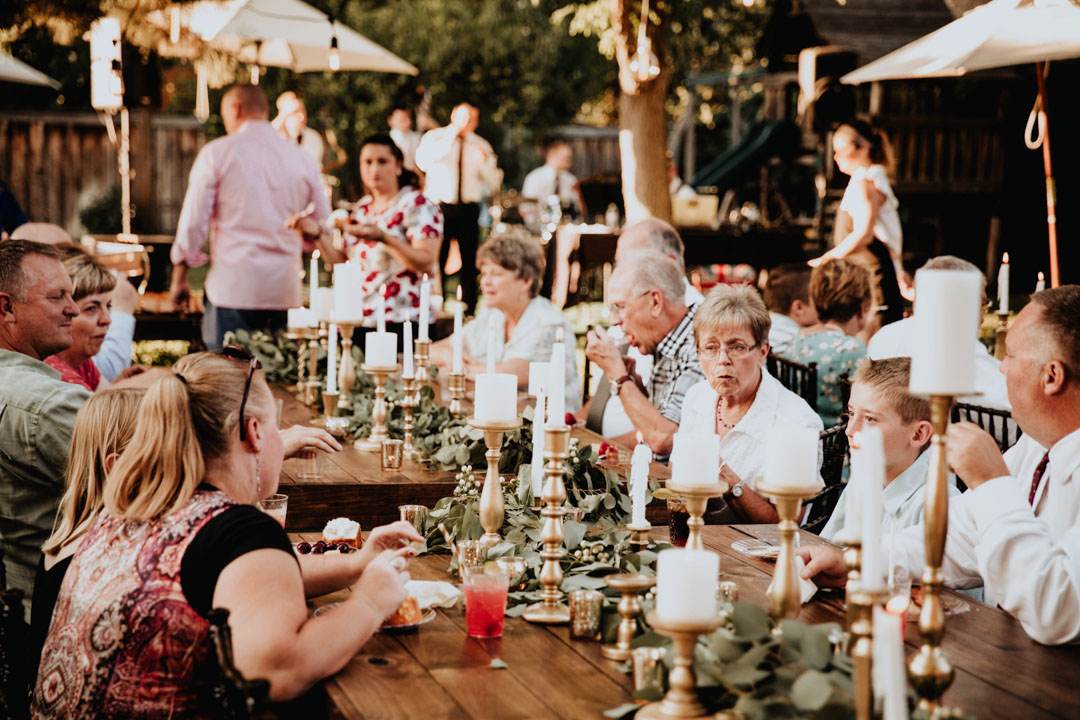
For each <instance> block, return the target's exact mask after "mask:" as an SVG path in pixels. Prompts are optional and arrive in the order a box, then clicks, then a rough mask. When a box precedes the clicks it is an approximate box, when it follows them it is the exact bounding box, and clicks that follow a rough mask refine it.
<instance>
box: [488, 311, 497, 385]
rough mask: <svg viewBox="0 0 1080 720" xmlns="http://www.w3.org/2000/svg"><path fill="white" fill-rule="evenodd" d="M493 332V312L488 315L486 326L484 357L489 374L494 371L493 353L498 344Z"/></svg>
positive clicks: (494, 330) (494, 329)
mask: <svg viewBox="0 0 1080 720" xmlns="http://www.w3.org/2000/svg"><path fill="white" fill-rule="evenodd" d="M495 332H496V328H495V315H494V313H493V314H491V315H488V326H487V358H485V359H486V360H487V371H488V374H489V375H491V374H494V372H495V353H497V352H498V349H497V348H498V346H499V343H498V341H497V339H496V337H495Z"/></svg>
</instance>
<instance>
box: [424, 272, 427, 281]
mask: <svg viewBox="0 0 1080 720" xmlns="http://www.w3.org/2000/svg"><path fill="white" fill-rule="evenodd" d="M427 281H428V279H427V273H424V282H427Z"/></svg>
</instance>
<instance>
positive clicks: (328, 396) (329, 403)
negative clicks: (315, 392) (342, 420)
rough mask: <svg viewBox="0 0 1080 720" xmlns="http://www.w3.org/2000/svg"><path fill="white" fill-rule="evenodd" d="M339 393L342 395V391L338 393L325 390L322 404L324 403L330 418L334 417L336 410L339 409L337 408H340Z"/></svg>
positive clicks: (324, 409) (324, 410)
mask: <svg viewBox="0 0 1080 720" xmlns="http://www.w3.org/2000/svg"><path fill="white" fill-rule="evenodd" d="M339 395H341V393H336V392H335V393H332V392H330V391H329V390H323V393H322V404H323V412H324V413H326V417H328V418H332V417H334V411H335V410H337V408H338V396H339Z"/></svg>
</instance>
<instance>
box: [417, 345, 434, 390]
mask: <svg viewBox="0 0 1080 720" xmlns="http://www.w3.org/2000/svg"><path fill="white" fill-rule="evenodd" d="M413 350H414V351H413V365H414V366H415V367H416V400H417V402H419V401H420V388H422V387H424V386H425V385H427V384H428V383H429V382H431V375H430V374H429V373H428V363H429V362H430V358H431V341H430V340H413Z"/></svg>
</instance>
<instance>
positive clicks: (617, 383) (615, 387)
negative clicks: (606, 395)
mask: <svg viewBox="0 0 1080 720" xmlns="http://www.w3.org/2000/svg"><path fill="white" fill-rule="evenodd" d="M630 380H631V377H630V376H629V375H623V376H622V377H621V378H619V379H618V380H612V381H611V394H612V395H614V396H616V397H618V396H619V391H620V390H621V389H622V386H623V384H624V383H628V382H630Z"/></svg>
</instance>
